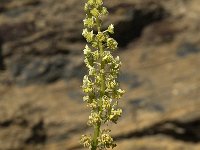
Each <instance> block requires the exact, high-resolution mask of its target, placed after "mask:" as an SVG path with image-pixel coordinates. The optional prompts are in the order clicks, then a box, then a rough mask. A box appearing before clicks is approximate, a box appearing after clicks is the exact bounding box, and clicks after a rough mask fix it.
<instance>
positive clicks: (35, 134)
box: [25, 120, 47, 144]
mask: <svg viewBox="0 0 200 150" xmlns="http://www.w3.org/2000/svg"><path fill="white" fill-rule="evenodd" d="M46 138H47V135H46V131H45V128H44V122H43V121H42V120H41V121H40V122H38V123H37V124H35V125H34V126H33V127H32V134H31V136H30V137H29V138H28V139H27V140H26V141H25V143H26V144H44V143H45V141H46Z"/></svg>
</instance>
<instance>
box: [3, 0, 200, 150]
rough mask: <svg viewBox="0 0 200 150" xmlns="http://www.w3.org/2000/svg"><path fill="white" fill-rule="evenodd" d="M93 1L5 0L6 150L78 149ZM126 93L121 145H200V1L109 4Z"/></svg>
mask: <svg viewBox="0 0 200 150" xmlns="http://www.w3.org/2000/svg"><path fill="white" fill-rule="evenodd" d="M83 4H84V1H80V0H0V150H65V149H67V150H78V149H82V148H81V147H80V145H79V137H80V135H81V134H83V133H85V132H89V131H90V128H88V127H87V126H86V121H87V118H88V114H89V110H88V109H87V108H86V106H85V104H84V103H83V102H82V96H83V95H82V92H81V89H80V86H81V80H82V77H83V75H84V74H85V72H86V69H85V67H84V64H83V54H82V49H83V47H84V45H85V43H86V42H85V41H84V39H83V38H82V36H81V32H82V28H83V25H82V20H83V18H84V12H83ZM105 5H106V6H107V7H108V9H109V12H110V15H109V16H108V18H106V19H105V26H107V25H108V24H109V23H114V24H115V30H116V31H115V35H114V38H116V39H117V41H118V42H119V47H120V48H119V51H118V52H117V53H116V55H120V57H121V59H122V62H123V66H122V71H121V75H120V82H121V84H122V86H123V88H124V89H126V94H125V96H124V100H122V101H121V103H120V104H121V106H122V107H123V110H124V111H123V116H122V118H121V120H120V121H119V123H118V124H117V125H111V127H110V128H111V129H112V131H113V136H114V137H115V139H116V141H117V144H118V147H117V148H116V150H144V149H145V150H180V149H181V150H199V149H200V110H199V107H200V70H199V66H200V44H199V43H200V36H199V35H198V33H199V32H200V28H199V17H200V16H199V14H200V10H199V5H200V2H199V1H197V0H168V1H166V0H143V1H141V0H124V1H117V0H112V2H111V1H106V0H105Z"/></svg>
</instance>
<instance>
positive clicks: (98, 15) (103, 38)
mask: <svg viewBox="0 0 200 150" xmlns="http://www.w3.org/2000/svg"><path fill="white" fill-rule="evenodd" d="M84 9H85V12H86V18H85V19H84V20H83V22H84V27H85V29H83V32H82V35H83V37H85V39H86V41H87V42H88V43H89V45H86V46H85V49H84V50H83V52H84V56H85V60H84V62H85V64H86V67H87V68H88V75H85V76H84V78H83V85H82V89H83V92H84V93H85V96H84V97H83V100H84V101H85V102H86V103H87V106H88V107H90V108H91V114H90V116H89V120H88V125H89V126H93V127H94V134H93V136H86V135H83V136H82V139H81V143H82V144H83V145H84V147H87V148H89V149H91V150H96V149H99V150H101V149H106V148H110V147H112V148H113V147H115V144H114V143H113V139H112V137H111V136H110V135H109V133H110V130H101V128H100V127H101V125H102V124H105V123H108V122H110V121H111V122H113V123H117V120H118V118H119V117H120V116H121V113H122V110H121V109H120V108H118V100H119V99H120V98H121V97H122V95H123V94H124V90H122V89H120V88H119V83H118V81H117V78H118V75H119V69H120V66H121V62H120V59H119V57H118V56H117V57H114V56H113V55H112V54H111V52H112V51H113V50H116V49H117V45H118V43H117V42H116V41H115V39H113V38H112V37H110V34H113V33H114V26H113V24H111V25H109V26H108V28H107V29H106V30H104V31H101V27H102V17H103V16H105V15H107V14H108V11H107V9H106V7H104V6H103V0H88V2H87V3H86V4H85V7H84Z"/></svg>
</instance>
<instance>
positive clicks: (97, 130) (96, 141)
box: [91, 124, 101, 150]
mask: <svg viewBox="0 0 200 150" xmlns="http://www.w3.org/2000/svg"><path fill="white" fill-rule="evenodd" d="M100 126H101V124H98V125H96V126H95V127H94V137H93V144H92V149H91V150H96V149H97V145H98V139H97V138H98V136H99V132H100Z"/></svg>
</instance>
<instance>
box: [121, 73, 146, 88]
mask: <svg viewBox="0 0 200 150" xmlns="http://www.w3.org/2000/svg"><path fill="white" fill-rule="evenodd" d="M119 81H120V82H122V83H125V84H127V85H128V86H129V87H130V88H131V89H134V88H137V87H139V86H141V85H142V83H143V81H142V79H140V77H139V76H138V75H136V74H129V73H121V74H120V75H119Z"/></svg>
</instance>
